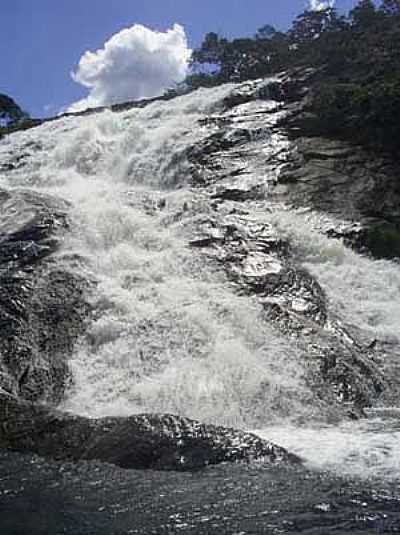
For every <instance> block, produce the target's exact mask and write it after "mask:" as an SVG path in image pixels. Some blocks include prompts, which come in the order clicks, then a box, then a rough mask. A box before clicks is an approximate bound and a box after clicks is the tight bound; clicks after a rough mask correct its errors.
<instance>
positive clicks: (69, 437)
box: [0, 392, 300, 471]
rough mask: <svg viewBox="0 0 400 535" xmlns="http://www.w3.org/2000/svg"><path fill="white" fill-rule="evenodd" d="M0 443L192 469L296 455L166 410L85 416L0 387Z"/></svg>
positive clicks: (123, 463) (291, 459)
mask: <svg viewBox="0 0 400 535" xmlns="http://www.w3.org/2000/svg"><path fill="white" fill-rule="evenodd" d="M0 421H1V427H0V447H3V448H7V449H11V450H14V451H20V452H33V453H37V454H39V455H41V456H44V457H51V458H54V459H58V460H78V459H86V460H99V461H103V462H107V463H111V464H115V465H117V466H120V467H122V468H137V469H144V468H146V469H149V468H152V469H157V470H179V471H186V470H196V469H199V468H202V467H205V466H207V465H210V464H218V463H221V462H228V461H229V462H236V461H246V460H247V461H249V460H254V459H262V460H263V461H264V462H267V463H269V462H271V463H281V462H283V463H291V464H293V463H294V464H297V463H299V462H300V459H299V458H298V457H297V456H295V455H292V454H290V453H288V452H287V451H286V450H284V449H283V448H280V447H279V446H276V445H274V444H272V443H270V442H268V441H265V440H262V439H260V438H259V437H257V436H256V435H253V434H251V433H245V432H242V431H236V430H234V429H229V428H224V427H218V426H213V425H206V424H202V423H200V422H196V421H194V420H190V419H188V418H183V417H178V416H172V415H169V414H143V415H134V416H131V417H127V418H102V419H88V418H84V417H78V416H72V415H69V414H64V413H61V412H57V411H52V410H50V409H48V408H46V407H44V406H42V405H32V404H28V403H26V402H21V401H19V400H18V399H16V398H14V397H12V396H10V395H7V394H5V393H1V392H0Z"/></svg>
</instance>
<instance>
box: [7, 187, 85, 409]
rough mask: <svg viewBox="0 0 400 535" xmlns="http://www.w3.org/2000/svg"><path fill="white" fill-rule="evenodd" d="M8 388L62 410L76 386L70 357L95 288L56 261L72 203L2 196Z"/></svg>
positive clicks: (28, 195) (19, 195)
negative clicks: (89, 290) (87, 292)
mask: <svg viewBox="0 0 400 535" xmlns="http://www.w3.org/2000/svg"><path fill="white" fill-rule="evenodd" d="M0 210H1V213H2V216H1V220H0V325H1V333H2V340H1V348H0V387H1V388H2V389H3V390H5V391H8V392H10V393H13V394H15V395H18V396H21V398H23V399H26V400H30V401H46V402H51V403H57V402H59V401H60V400H61V399H62V396H63V393H64V390H65V387H66V385H67V384H68V380H69V371H68V364H67V357H68V355H69V354H70V353H71V351H72V348H73V344H74V342H75V340H76V338H77V336H78V335H79V333H80V332H82V329H83V324H84V319H85V317H86V316H87V313H88V305H87V303H86V301H85V298H84V295H83V293H84V288H85V286H87V283H85V282H84V281H83V280H82V279H80V278H78V277H77V275H76V274H73V273H71V272H68V271H67V270H65V269H63V267H62V266H61V265H60V264H56V263H54V262H52V261H51V255H52V253H54V252H55V251H56V250H57V247H58V243H59V240H60V239H61V236H62V233H63V232H64V231H65V230H66V227H67V210H68V206H67V205H66V203H65V202H63V201H61V200H59V199H55V198H52V197H50V196H45V195H42V194H37V193H33V192H30V191H22V190H12V191H4V190H3V191H1V192H0Z"/></svg>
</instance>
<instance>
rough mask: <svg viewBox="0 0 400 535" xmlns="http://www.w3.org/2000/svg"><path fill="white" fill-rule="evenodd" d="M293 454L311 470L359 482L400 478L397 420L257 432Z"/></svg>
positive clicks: (269, 428)
mask: <svg viewBox="0 0 400 535" xmlns="http://www.w3.org/2000/svg"><path fill="white" fill-rule="evenodd" d="M256 432H257V434H259V435H260V436H262V437H264V438H267V439H269V440H272V441H275V442H276V443H278V444H280V445H281V446H284V447H286V448H287V449H289V450H290V451H292V452H294V453H296V454H297V455H299V456H300V457H302V458H303V459H304V460H305V461H306V465H307V466H309V467H310V468H312V469H317V470H321V471H330V472H335V473H337V474H339V475H342V476H350V477H356V478H362V479H385V480H398V479H399V477H400V420H399V419H397V418H389V419H381V418H374V419H367V420H362V421H360V422H345V423H342V424H341V425H339V426H324V427H311V428H310V427H308V428H307V427H292V426H276V427H268V428H265V429H262V430H258V431H256Z"/></svg>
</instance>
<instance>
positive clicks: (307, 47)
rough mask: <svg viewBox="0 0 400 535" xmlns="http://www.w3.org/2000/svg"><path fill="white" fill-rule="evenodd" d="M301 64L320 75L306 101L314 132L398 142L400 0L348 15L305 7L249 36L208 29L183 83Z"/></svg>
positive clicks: (367, 4)
mask: <svg viewBox="0 0 400 535" xmlns="http://www.w3.org/2000/svg"><path fill="white" fill-rule="evenodd" d="M205 66H207V67H208V68H207V69H205V68H204V67H205ZM299 66H313V67H317V68H318V69H319V70H320V71H321V73H322V75H321V76H320V78H319V82H318V83H317V84H316V85H315V87H314V88H313V104H312V108H313V112H314V113H315V114H316V116H317V118H318V119H319V129H320V130H322V131H325V132H326V133H329V134H332V135H339V136H343V137H346V136H348V137H350V138H351V139H357V140H358V141H360V142H365V143H371V144H374V145H378V146H382V147H385V148H387V149H390V150H398V149H399V148H400V0H382V2H381V4H380V6H379V7H377V6H376V5H375V3H374V2H373V1H372V0H360V1H359V2H358V4H356V5H355V7H354V8H353V9H352V10H351V11H350V12H349V13H348V14H347V15H346V16H342V15H339V13H338V12H337V10H336V9H334V8H332V7H328V8H326V9H323V10H318V11H313V10H305V11H304V12H303V13H301V14H300V15H299V16H298V17H296V19H295V20H294V21H293V24H292V26H291V28H290V29H289V30H288V31H287V32H280V31H278V30H277V29H275V28H274V27H273V26H271V25H270V24H264V25H263V26H261V27H260V28H259V29H258V30H257V31H256V33H255V35H254V36H253V37H247V38H237V39H233V40H228V39H225V38H223V37H220V36H219V35H218V34H216V33H213V32H212V33H208V34H207V35H206V36H205V38H204V40H203V43H202V44H201V46H200V47H199V48H198V49H197V50H195V51H194V54H193V74H192V75H191V76H190V77H189V78H188V84H189V85H190V86H192V87H198V86H201V85H205V86H211V85H216V84H220V83H224V82H230V81H243V80H247V79H255V78H259V77H263V76H268V75H269V74H272V73H276V72H279V71H283V70H289V69H291V68H293V67H299ZM317 122H318V121H317Z"/></svg>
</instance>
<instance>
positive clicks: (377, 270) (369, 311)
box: [272, 211, 400, 344]
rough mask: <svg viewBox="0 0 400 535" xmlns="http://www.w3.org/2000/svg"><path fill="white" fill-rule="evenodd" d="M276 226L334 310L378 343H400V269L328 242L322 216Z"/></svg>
mask: <svg viewBox="0 0 400 535" xmlns="http://www.w3.org/2000/svg"><path fill="white" fill-rule="evenodd" d="M272 220H273V222H274V224H275V225H276V226H277V227H278V228H279V229H280V231H281V232H282V233H283V234H284V235H286V236H287V237H288V238H289V239H290V241H291V243H292V244H294V245H295V246H296V247H297V252H298V254H299V256H300V257H301V259H302V260H303V263H304V265H305V267H306V268H307V269H308V270H309V271H310V272H311V273H312V274H313V275H314V276H315V277H316V278H317V280H318V281H319V282H320V284H321V286H322V287H323V289H324V291H325V292H326V294H327V297H328V299H329V306H330V310H332V311H333V312H335V313H336V314H337V315H338V316H339V317H341V318H343V319H344V320H345V321H346V323H347V324H348V325H354V326H356V327H357V328H359V329H362V330H363V331H365V332H368V333H370V335H371V337H373V338H376V339H378V340H379V341H382V342H387V343H389V344H392V343H393V344H395V343H398V342H399V341H400V264H399V263H396V262H393V261H389V260H372V259H371V258H368V257H366V256H361V255H359V254H357V253H355V252H354V251H352V250H351V249H349V248H347V247H345V246H344V245H343V243H342V242H341V241H340V240H336V239H332V238H328V237H327V236H325V235H324V234H323V233H321V232H320V231H319V230H318V228H319V227H320V217H319V215H318V214H317V213H314V212H311V213H306V214H304V213H298V212H295V211H280V212H276V213H275V214H274V215H273V216H272Z"/></svg>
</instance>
